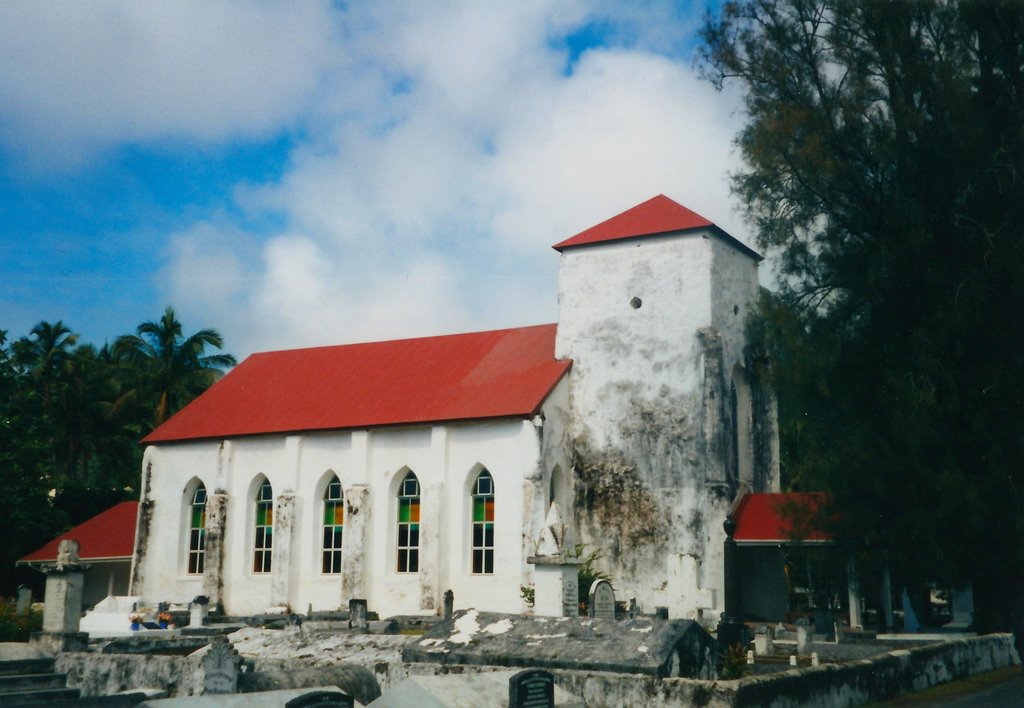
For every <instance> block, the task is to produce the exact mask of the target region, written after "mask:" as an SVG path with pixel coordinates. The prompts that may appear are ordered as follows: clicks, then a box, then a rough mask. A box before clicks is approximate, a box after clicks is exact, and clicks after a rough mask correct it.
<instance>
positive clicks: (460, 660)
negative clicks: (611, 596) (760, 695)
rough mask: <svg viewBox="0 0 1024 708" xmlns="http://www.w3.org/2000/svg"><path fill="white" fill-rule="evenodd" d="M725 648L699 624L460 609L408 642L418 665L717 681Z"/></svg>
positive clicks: (408, 655) (408, 657)
mask: <svg viewBox="0 0 1024 708" xmlns="http://www.w3.org/2000/svg"><path fill="white" fill-rule="evenodd" d="M717 651H718V645H717V643H716V642H715V640H714V638H713V637H711V635H709V634H708V633H707V632H706V631H704V629H703V628H702V627H701V626H700V625H699V624H697V623H696V622H694V621H692V620H669V621H664V622H658V621H655V620H653V619H651V618H649V617H639V618H637V619H633V620H623V621H621V622H617V621H615V620H606V619H588V618H568V617H523V616H521V615H508V614H500V613H496V612H478V611H477V610H459V611H458V612H456V613H455V614H454V615H453V617H452V619H451V620H450V621H444V620H442V621H440V622H438V623H437V624H436V625H434V627H433V628H431V629H430V630H429V631H428V632H427V633H426V634H424V635H423V636H422V637H419V638H418V639H416V640H415V641H413V642H411V643H409V644H407V645H406V646H405V648H404V649H403V651H402V660H403V661H407V662H412V663H438V664H445V665H451V664H470V665H476V666H518V667H532V668H538V669H577V670H580V671H614V672H617V673H627V674H646V675H649V676H658V677H670V676H680V677H686V678H714V677H715V660H716V655H717Z"/></svg>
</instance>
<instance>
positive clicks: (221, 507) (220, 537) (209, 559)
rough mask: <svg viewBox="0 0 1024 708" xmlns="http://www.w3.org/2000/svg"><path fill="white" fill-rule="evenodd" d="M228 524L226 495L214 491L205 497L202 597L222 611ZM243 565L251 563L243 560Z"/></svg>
mask: <svg viewBox="0 0 1024 708" xmlns="http://www.w3.org/2000/svg"><path fill="white" fill-rule="evenodd" d="M227 523H228V495H227V494H225V493H224V492H223V491H220V490H218V491H215V492H214V493H213V494H209V493H208V494H207V495H206V550H205V554H204V556H203V595H205V596H206V597H207V598H209V600H210V606H212V607H215V608H217V609H218V610H220V611H223V609H224V604H223V603H224V554H225V551H226V549H227V546H226V538H227V535H226V530H227ZM242 562H243V563H249V562H251V559H249V558H243V559H242Z"/></svg>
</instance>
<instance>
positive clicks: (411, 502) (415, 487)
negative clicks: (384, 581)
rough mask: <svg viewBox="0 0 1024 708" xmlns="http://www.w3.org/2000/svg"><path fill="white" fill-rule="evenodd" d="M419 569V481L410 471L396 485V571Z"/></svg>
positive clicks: (403, 571)
mask: <svg viewBox="0 0 1024 708" xmlns="http://www.w3.org/2000/svg"><path fill="white" fill-rule="evenodd" d="M419 569H420V483H419V480H418V479H416V475H414V474H413V473H412V472H410V473H409V474H407V475H405V479H403V480H402V483H401V484H400V485H399V487H398V572H399V573H417V572H419Z"/></svg>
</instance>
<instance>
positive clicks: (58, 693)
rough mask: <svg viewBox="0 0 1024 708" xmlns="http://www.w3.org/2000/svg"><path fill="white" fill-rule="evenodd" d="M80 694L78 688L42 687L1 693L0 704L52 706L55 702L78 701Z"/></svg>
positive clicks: (11, 707)
mask: <svg viewBox="0 0 1024 708" xmlns="http://www.w3.org/2000/svg"><path fill="white" fill-rule="evenodd" d="M79 695H80V692H79V690H78V689H77V688H41V689H36V690H31V691H11V692H8V693H0V705H3V706H4V708H21V707H22V706H42V705H47V706H52V705H54V704H61V703H72V702H74V701H77V700H78V697H79Z"/></svg>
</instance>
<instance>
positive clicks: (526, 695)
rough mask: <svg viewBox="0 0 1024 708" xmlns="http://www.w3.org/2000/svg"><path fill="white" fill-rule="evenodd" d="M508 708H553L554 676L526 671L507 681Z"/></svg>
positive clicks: (543, 672)
mask: <svg viewBox="0 0 1024 708" xmlns="http://www.w3.org/2000/svg"><path fill="white" fill-rule="evenodd" d="M508 705H509V708H554V705H555V676H554V674H552V673H551V672H550V671H543V670H541V669H527V670H526V671H520V672H519V673H518V674H516V675H515V676H513V677H512V678H510V679H509V680H508Z"/></svg>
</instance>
